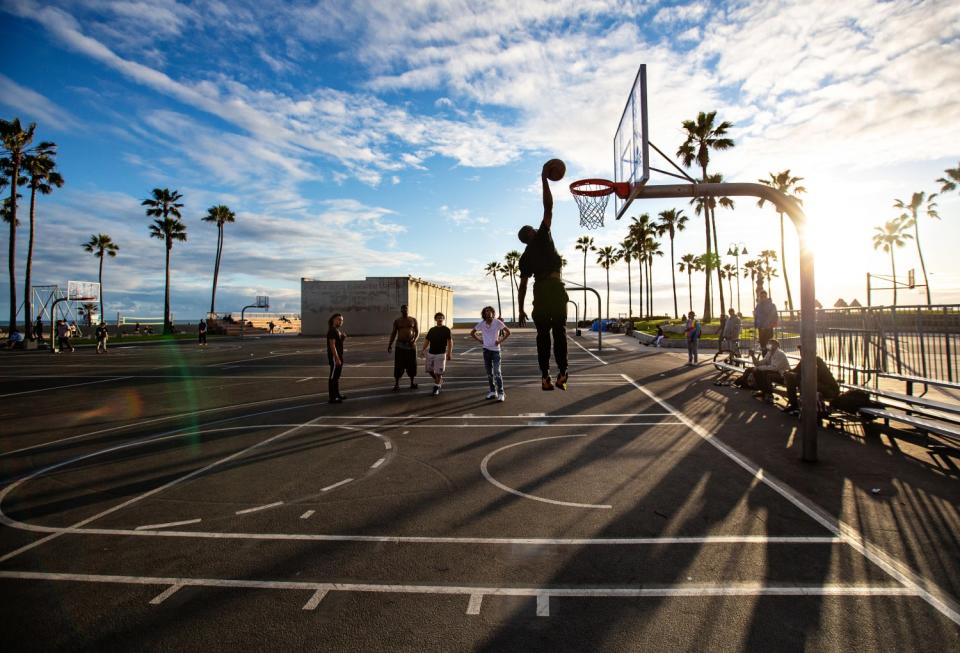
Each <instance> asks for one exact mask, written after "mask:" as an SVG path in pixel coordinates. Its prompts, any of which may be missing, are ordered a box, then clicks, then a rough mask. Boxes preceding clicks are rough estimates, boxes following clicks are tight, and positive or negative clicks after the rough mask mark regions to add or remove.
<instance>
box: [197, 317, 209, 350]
mask: <svg viewBox="0 0 960 653" xmlns="http://www.w3.org/2000/svg"><path fill="white" fill-rule="evenodd" d="M197 346H198V347H206V346H207V321H206V320H204V319H201V320H200V323H199V324H198V325H197Z"/></svg>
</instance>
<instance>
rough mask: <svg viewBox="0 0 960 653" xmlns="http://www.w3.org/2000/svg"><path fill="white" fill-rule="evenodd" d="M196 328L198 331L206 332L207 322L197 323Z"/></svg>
mask: <svg viewBox="0 0 960 653" xmlns="http://www.w3.org/2000/svg"><path fill="white" fill-rule="evenodd" d="M197 330H198V331H199V332H200V333H206V332H207V323H206V322H201V323H200V324H199V325H197Z"/></svg>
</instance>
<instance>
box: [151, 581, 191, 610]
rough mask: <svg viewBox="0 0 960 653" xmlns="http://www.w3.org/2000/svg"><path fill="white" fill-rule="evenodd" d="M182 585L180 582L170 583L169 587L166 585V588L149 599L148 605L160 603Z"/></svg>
mask: <svg viewBox="0 0 960 653" xmlns="http://www.w3.org/2000/svg"><path fill="white" fill-rule="evenodd" d="M182 587H183V584H182V583H178V584H176V585H171V586H170V587H168V588H167V589H165V590H163V591H162V592H160V593H159V594H157V595H156V596H155V597H153V598H152V599H150V605H160V604H161V603H163V602H164V601H166V600H167V599H169V598H170V597H171V596H173V595H174V594H175V593H176V592H177V591H178V590H179V589H180V588H182Z"/></svg>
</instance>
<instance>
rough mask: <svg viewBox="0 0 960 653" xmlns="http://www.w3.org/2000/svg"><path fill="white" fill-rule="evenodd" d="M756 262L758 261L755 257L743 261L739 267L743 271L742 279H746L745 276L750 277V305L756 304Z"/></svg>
mask: <svg viewBox="0 0 960 653" xmlns="http://www.w3.org/2000/svg"><path fill="white" fill-rule="evenodd" d="M757 263H758V261H757V260H756V259H753V260H750V261H744V263H743V268H741V272H743V277H744V279H746V278H747V277H750V302H751V303H750V305H751V306H756V305H757V286H756V284H757Z"/></svg>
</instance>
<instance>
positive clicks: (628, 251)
mask: <svg viewBox="0 0 960 653" xmlns="http://www.w3.org/2000/svg"><path fill="white" fill-rule="evenodd" d="M634 247H636V243H634V242H633V239H632V238H631V237H630V236H627V237H626V238H624V239H623V242H622V243H620V249H618V250H617V258H622V259H623V260H624V261H626V263H627V319H629V320H632V319H633V280H632V278H631V276H632V275H631V273H630V261H631V259H633V250H634Z"/></svg>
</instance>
